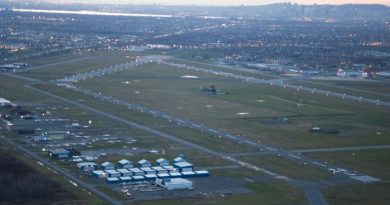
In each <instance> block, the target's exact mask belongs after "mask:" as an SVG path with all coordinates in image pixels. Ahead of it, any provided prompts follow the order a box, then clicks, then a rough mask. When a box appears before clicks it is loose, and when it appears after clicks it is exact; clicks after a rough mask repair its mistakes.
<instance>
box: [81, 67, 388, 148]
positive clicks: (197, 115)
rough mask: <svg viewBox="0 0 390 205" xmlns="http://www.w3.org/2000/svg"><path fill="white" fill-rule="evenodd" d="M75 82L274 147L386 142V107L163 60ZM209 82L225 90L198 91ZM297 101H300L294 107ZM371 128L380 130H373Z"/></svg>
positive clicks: (331, 145)
mask: <svg viewBox="0 0 390 205" xmlns="http://www.w3.org/2000/svg"><path fill="white" fill-rule="evenodd" d="M184 75H194V76H198V77H199V79H183V78H181V76H184ZM124 82H129V83H124ZM79 84H80V85H81V86H82V87H86V88H88V89H92V90H94V91H95V92H102V93H103V94H106V95H111V96H114V97H117V98H119V99H124V100H127V101H129V102H136V103H139V104H143V105H145V106H148V107H150V108H153V109H157V110H161V111H164V112H167V113H171V114H174V115H177V116H180V117H183V118H187V119H191V120H193V121H195V122H202V123H205V124H207V125H209V126H211V127H214V128H218V129H226V130H228V131H230V132H232V133H235V134H240V135H245V136H249V137H251V138H253V139H255V140H259V141H260V142H265V143H270V144H274V145H277V146H280V147H286V148H312V147H335V146H352V145H368V144H386V143H389V139H388V138H387V137H385V136H386V134H388V133H389V129H388V125H389V123H388V120H387V117H386V116H387V115H388V114H389V110H387V109H385V108H381V107H376V106H370V105H365V104H358V103H352V102H349V101H340V100H339V99H335V98H332V97H324V96H317V95H312V94H307V93H302V92H297V91H293V90H286V89H281V88H276V87H273V86H269V85H253V84H247V83H243V82H241V81H237V80H234V79H229V78H225V77H219V76H211V75H208V74H203V73H198V72H193V71H188V70H179V69H177V68H173V67H169V66H165V65H159V64H146V65H142V66H140V67H137V68H135V69H132V70H129V71H123V72H118V73H116V74H114V75H110V76H104V77H100V78H95V79H93V80H88V81H83V82H80V83H79ZM210 84H215V85H216V87H217V89H220V90H221V91H223V92H226V93H227V94H217V95H213V94H205V93H201V88H204V87H207V86H209V85H210ZM103 85H110V86H103ZM157 99H158V100H157ZM189 99H191V100H189ZM298 103H301V104H303V105H304V106H303V107H297V104H298ZM363 108H366V109H363ZM240 113H245V114H247V115H240ZM284 118H288V120H289V123H281V121H282V119H284ZM313 126H319V127H322V128H332V129H336V130H339V131H340V133H339V134H335V135H329V134H319V133H310V132H308V130H310V129H311V128H312V127H313ZM377 132H381V133H383V135H376V134H375V133H377Z"/></svg>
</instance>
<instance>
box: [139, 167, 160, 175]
mask: <svg viewBox="0 0 390 205" xmlns="http://www.w3.org/2000/svg"><path fill="white" fill-rule="evenodd" d="M141 170H142V171H144V173H145V174H156V170H154V169H151V168H150V167H145V168H141Z"/></svg>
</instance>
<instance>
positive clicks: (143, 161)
mask: <svg viewBox="0 0 390 205" xmlns="http://www.w3.org/2000/svg"><path fill="white" fill-rule="evenodd" d="M151 166H152V163H151V162H150V161H148V160H146V159H141V160H139V161H138V167H140V168H143V167H151Z"/></svg>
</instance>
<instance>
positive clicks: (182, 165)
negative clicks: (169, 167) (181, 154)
mask: <svg viewBox="0 0 390 205" xmlns="http://www.w3.org/2000/svg"><path fill="white" fill-rule="evenodd" d="M173 166H174V167H175V168H177V169H178V170H179V171H180V172H186V171H192V170H193V169H194V165H192V164H191V163H188V162H177V163H175V164H174V165H173Z"/></svg>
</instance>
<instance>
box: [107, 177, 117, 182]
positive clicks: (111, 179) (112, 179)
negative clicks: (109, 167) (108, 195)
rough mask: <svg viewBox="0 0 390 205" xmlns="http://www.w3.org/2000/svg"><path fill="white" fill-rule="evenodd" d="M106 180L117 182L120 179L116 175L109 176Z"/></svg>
mask: <svg viewBox="0 0 390 205" xmlns="http://www.w3.org/2000/svg"><path fill="white" fill-rule="evenodd" d="M106 180H107V182H108V183H118V182H120V180H119V179H118V178H117V177H109V178H106Z"/></svg>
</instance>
